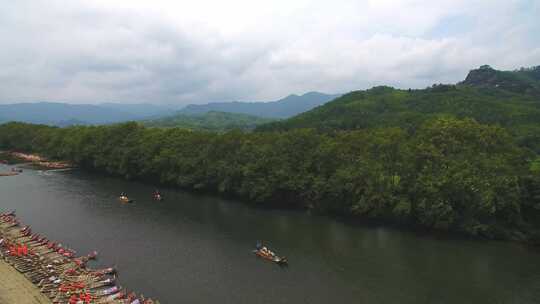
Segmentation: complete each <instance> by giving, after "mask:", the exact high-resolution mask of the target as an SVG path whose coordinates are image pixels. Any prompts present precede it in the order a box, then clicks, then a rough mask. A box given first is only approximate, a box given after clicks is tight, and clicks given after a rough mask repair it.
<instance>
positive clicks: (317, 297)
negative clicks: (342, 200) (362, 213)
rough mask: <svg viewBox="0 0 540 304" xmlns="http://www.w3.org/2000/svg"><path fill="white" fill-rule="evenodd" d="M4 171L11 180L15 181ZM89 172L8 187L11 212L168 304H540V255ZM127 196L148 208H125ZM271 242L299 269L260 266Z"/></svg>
mask: <svg viewBox="0 0 540 304" xmlns="http://www.w3.org/2000/svg"><path fill="white" fill-rule="evenodd" d="M8 168H9V167H8V166H4V165H0V171H5V170H8ZM152 190H153V187H152V186H150V185H144V184H141V183H136V182H128V181H124V180H120V179H114V178H108V177H102V176H98V175H91V174H87V173H83V172H79V171H71V172H47V173H44V172H40V171H35V170H25V171H24V173H23V174H21V175H19V176H14V177H0V210H10V209H16V210H17V214H18V216H19V218H21V220H22V221H23V222H24V223H27V224H29V225H31V226H32V227H33V230H34V231H36V232H40V233H42V234H44V235H46V236H48V237H49V238H50V239H54V240H61V241H62V242H64V243H65V244H67V245H69V246H70V247H72V248H74V249H76V250H78V252H79V253H81V254H86V253H87V252H89V251H91V250H94V249H96V250H98V251H99V253H100V259H99V261H98V262H97V263H95V264H94V266H95V267H99V266H109V265H116V266H117V267H118V268H119V270H120V284H121V285H125V286H127V287H129V288H132V289H134V290H136V291H139V292H142V293H144V294H145V295H147V296H152V297H157V298H159V299H160V300H161V301H162V303H220V304H227V303H235V304H241V303H249V304H253V303H355V304H356V303H366V304H372V303H373V304H383V303H411V304H412V303H414V304H419V303H540V252H539V251H538V249H533V248H528V247H526V246H522V245H519V244H514V243H505V242H487V241H473V240H462V239H437V238H434V237H430V236H420V235H416V234H414V233H412V232H400V231H397V230H393V229H387V228H367V227H356V226H353V225H348V224H344V223H341V222H339V221H336V220H334V219H331V218H326V217H322V216H314V215H309V214H306V213H302V212H289V211H275V210H261V209H257V208H252V207H249V206H247V205H245V204H241V203H237V202H231V201H226V200H223V199H219V198H215V197H208V196H199V195H193V194H189V193H186V192H182V191H177V190H167V189H162V193H163V194H164V196H165V198H166V201H164V202H159V203H158V202H154V201H152V200H151V198H150V194H151V192H152ZM121 191H125V192H127V193H128V194H129V195H130V197H131V198H133V199H135V200H136V203H134V204H129V205H123V204H120V203H119V202H118V201H117V196H118V194H119V193H120V192H121ZM256 240H265V241H267V243H268V245H270V247H271V248H274V249H275V250H276V251H277V252H278V254H283V255H286V256H287V257H288V258H289V261H290V263H291V266H290V267H289V268H286V269H284V268H280V267H278V266H277V265H274V264H271V263H268V262H264V261H262V260H260V259H257V258H256V257H254V256H253V254H252V253H251V249H252V247H253V246H254V244H255V242H256Z"/></svg>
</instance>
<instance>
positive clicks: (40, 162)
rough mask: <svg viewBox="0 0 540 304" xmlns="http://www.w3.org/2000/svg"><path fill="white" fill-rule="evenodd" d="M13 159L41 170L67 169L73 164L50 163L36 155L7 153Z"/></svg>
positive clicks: (63, 162) (66, 162)
mask: <svg viewBox="0 0 540 304" xmlns="http://www.w3.org/2000/svg"><path fill="white" fill-rule="evenodd" d="M7 154H8V155H9V156H11V157H12V158H14V159H17V160H22V161H25V162H29V163H30V165H32V166H34V167H38V168H41V169H69V168H73V164H72V163H70V162H68V161H51V160H49V159H47V158H45V157H43V156H41V155H38V154H29V153H21V152H7Z"/></svg>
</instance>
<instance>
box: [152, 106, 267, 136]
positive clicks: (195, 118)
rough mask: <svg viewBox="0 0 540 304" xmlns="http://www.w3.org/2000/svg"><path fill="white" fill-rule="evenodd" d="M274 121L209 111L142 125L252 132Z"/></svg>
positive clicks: (161, 119) (173, 116)
mask: <svg viewBox="0 0 540 304" xmlns="http://www.w3.org/2000/svg"><path fill="white" fill-rule="evenodd" d="M272 121H274V119H271V118H263V117H258V116H253V115H248V114H241V113H226V112H216V111H210V112H206V113H202V114H190V115H188V114H181V113H179V114H176V115H172V116H167V117H163V118H158V119H153V120H146V121H143V122H142V124H143V125H145V126H147V127H159V128H172V127H178V128H185V129H191V130H205V131H229V130H233V129H240V130H252V129H254V128H255V127H256V126H258V125H261V124H264V123H268V122H272Z"/></svg>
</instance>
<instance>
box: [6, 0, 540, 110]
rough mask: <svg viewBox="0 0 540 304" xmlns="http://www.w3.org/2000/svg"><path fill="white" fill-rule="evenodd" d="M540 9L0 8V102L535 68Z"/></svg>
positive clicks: (114, 0) (210, 96) (132, 97)
mask: <svg viewBox="0 0 540 304" xmlns="http://www.w3.org/2000/svg"><path fill="white" fill-rule="evenodd" d="M538 20H540V0H528V1H527V0H437V1H433V0H396V1H390V0H373V1H371V0H332V1H330V0H312V1H311V0H266V1H257V0H227V1H223V0H221V1H219V0H218V1H210V0H196V1H192V0H189V1H183V0H176V1H165V0H152V1H139V0H128V1H122V0H99V1H96V0H94V1H76V0H65V1H57V0H46V1H41V0H31V1H26V0H17V1H9V0H0V103H11V102H27V101H42V100H48V101H63V102H71V103H98V102H108V101H112V102H124V103H138V102H151V103H161V104H186V103H206V102H212V101H229V100H249V101H253V100H272V99H277V98H280V97H283V96H285V95H288V94H291V93H304V92H307V91H315V90H316V91H322V92H328V93H338V92H348V91H351V90H355V89H365V88H369V87H371V86H374V85H379V84H387V85H392V86H396V87H401V88H409V87H413V88H419V87H425V86H427V85H430V84H432V83H453V82H457V81H460V80H462V79H463V78H464V77H465V75H466V73H467V71H468V70H469V69H471V68H474V67H477V66H479V65H482V64H490V65H492V66H493V67H495V68H499V69H514V68H518V67H521V66H533V65H540V21H538Z"/></svg>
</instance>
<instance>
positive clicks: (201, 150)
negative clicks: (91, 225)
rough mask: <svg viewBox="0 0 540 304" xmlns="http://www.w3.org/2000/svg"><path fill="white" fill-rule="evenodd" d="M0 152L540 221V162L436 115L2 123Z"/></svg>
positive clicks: (368, 207)
mask: <svg viewBox="0 0 540 304" xmlns="http://www.w3.org/2000/svg"><path fill="white" fill-rule="evenodd" d="M0 148H3V149H15V150H23V151H39V152H40V153H44V154H46V155H48V156H49V157H52V158H58V159H67V160H72V161H74V162H76V163H77V164H79V165H80V166H82V167H84V168H88V169H92V170H98V171H101V172H106V173H109V174H114V175H120V176H123V177H125V178H130V179H131V178H136V179H143V180H149V181H154V182H160V183H163V184H168V185H173V186H179V187H182V188H187V189H195V190H204V191H215V192H220V193H223V194H226V195H234V196H236V197H240V198H243V199H245V200H246V201H249V202H253V203H256V204H266V205H279V206H283V207H289V208H313V209H314V210H318V211H321V212H325V213H336V214H343V215H350V216H354V217H358V218H367V219H374V220H383V221H389V222H398V223H406V224H414V225H420V226H423V227H427V228H433V229H440V230H450V231H460V232H465V233H467V234H472V235H483V236H488V237H500V238H516V236H517V237H519V238H527V237H531V235H532V233H531V231H533V229H532V228H531V227H534V224H533V223H534V221H535V220H537V219H538V218H539V214H540V190H539V189H540V185H539V180H540V178H539V174H538V172H539V169H538V167H539V165H538V162H539V160H538V159H536V158H535V156H534V154H533V153H532V152H530V150H527V149H522V148H520V147H519V146H518V145H517V144H516V143H515V141H514V140H513V139H512V137H511V136H510V135H509V133H508V132H506V131H505V130H504V129H503V128H501V127H498V126H489V125H483V124H479V123H478V122H476V121H474V120H472V119H455V118H451V117H442V118H435V119H431V120H427V121H426V122H424V123H422V124H421V125H419V127H418V128H416V129H415V131H414V132H410V131H409V130H406V129H401V128H398V127H389V128H374V129H365V130H351V131H334V132H330V133H321V132H318V131H316V130H310V129H295V130H291V131H289V132H252V133H244V132H241V131H231V132H227V133H223V134H217V133H211V132H199V131H188V130H184V129H179V128H170V129H160V128H145V127H143V126H141V125H140V124H137V123H124V124H118V125H111V126H85V127H83V126H77V127H69V128H55V127H48V126H42V125H30V124H22V123H9V124H5V125H1V126H0Z"/></svg>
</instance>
